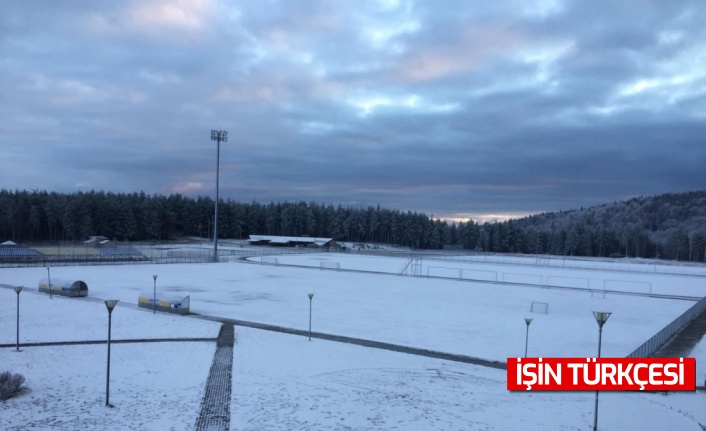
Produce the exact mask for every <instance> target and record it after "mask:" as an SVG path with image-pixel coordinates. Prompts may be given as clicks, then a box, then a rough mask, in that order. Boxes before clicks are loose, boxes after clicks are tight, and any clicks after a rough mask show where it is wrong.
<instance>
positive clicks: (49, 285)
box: [47, 266, 52, 299]
mask: <svg viewBox="0 0 706 431" xmlns="http://www.w3.org/2000/svg"><path fill="white" fill-rule="evenodd" d="M47 288H49V299H52V297H51V272H50V271H49V267H48V266H47Z"/></svg>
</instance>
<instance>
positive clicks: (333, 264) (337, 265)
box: [319, 262, 341, 271]
mask: <svg viewBox="0 0 706 431" xmlns="http://www.w3.org/2000/svg"><path fill="white" fill-rule="evenodd" d="M319 268H320V269H321V270H324V269H335V270H336V271H340V270H341V264H340V263H338V262H321V263H320V264H319Z"/></svg>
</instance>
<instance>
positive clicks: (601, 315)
mask: <svg viewBox="0 0 706 431" xmlns="http://www.w3.org/2000/svg"><path fill="white" fill-rule="evenodd" d="M611 314H612V313H608V312H605V311H594V312H593V317H595V318H596V323H598V357H599V358H600V357H601V338H602V336H603V325H605V322H607V321H608V318H609V317H610V315H611ZM593 410H594V413H593V431H597V430H598V391H596V403H595V405H594V409H593Z"/></svg>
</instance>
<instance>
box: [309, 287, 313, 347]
mask: <svg viewBox="0 0 706 431" xmlns="http://www.w3.org/2000/svg"><path fill="white" fill-rule="evenodd" d="M312 299H314V294H313V293H310V294H309V341H311V301H312Z"/></svg>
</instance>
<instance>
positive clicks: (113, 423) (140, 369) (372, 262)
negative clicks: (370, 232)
mask: <svg viewBox="0 0 706 431" xmlns="http://www.w3.org/2000/svg"><path fill="white" fill-rule="evenodd" d="M496 258H497V257H496ZM278 259H280V261H281V263H284V261H285V260H287V259H290V257H283V256H278ZM291 259H295V260H293V261H291V264H306V262H309V264H310V265H309V266H313V267H314V268H315V269H307V268H296V267H287V266H274V265H258V264H247V263H240V262H233V263H221V264H217V265H216V264H190V265H189V264H184V265H138V266H103V267H61V268H52V270H51V271H52V277H57V278H61V279H64V280H68V279H71V278H75V279H80V280H83V281H85V282H86V283H87V284H88V286H89V292H90V299H66V298H61V297H55V298H54V299H52V300H50V299H49V298H48V296H47V295H45V294H39V293H36V286H37V283H38V282H39V280H40V279H41V278H43V277H45V276H46V269H44V268H16V269H0V283H3V284H7V285H25V286H27V289H28V290H27V291H26V292H23V293H22V294H21V297H20V301H21V303H20V306H21V327H20V331H21V332H20V339H21V342H47V341H78V340H100V339H105V336H106V332H107V312H106V310H105V306H104V305H103V303H102V302H99V301H97V300H96V299H108V298H117V299H120V300H121V303H120V304H119V306H118V308H116V310H115V311H114V313H113V333H112V336H113V339H114V340H120V339H134V338H150V339H156V338H175V337H207V338H211V337H216V335H217V333H218V329H219V325H218V324H216V323H212V322H206V321H202V320H198V319H195V318H193V317H179V316H172V315H165V314H160V313H158V314H157V315H156V316H155V315H153V314H152V313H151V311H145V310H141V309H137V308H136V307H135V305H134V304H136V303H137V297H138V295H139V294H140V293H141V292H152V287H153V279H152V274H158V275H159V278H158V280H157V290H158V292H168V293H170V294H178V293H180V294H184V295H190V296H191V301H192V302H191V307H192V311H195V312H197V313H201V314H209V315H217V316H223V317H229V318H236V319H242V320H250V321H257V322H262V323H271V324H276V325H281V326H288V327H294V328H299V329H307V327H308V316H309V315H308V312H309V300H308V297H307V296H306V294H307V293H310V292H311V293H315V297H314V300H313V329H314V331H320V332H326V333H333V334H339V335H346V336H353V337H361V338H367V339H371V340H376V341H387V342H392V343H396V344H404V345H410V346H414V347H422V348H427V349H433V350H440V351H445V352H451V353H459V354H464V355H468V356H476V357H481V358H486V359H494V360H503V361H504V360H505V359H506V358H507V357H512V356H518V355H522V354H523V352H524V337H525V324H524V320H523V318H524V317H533V318H534V319H535V320H534V321H533V323H532V326H531V328H530V344H529V354H530V356H593V355H595V349H596V344H597V326H596V324H595V321H594V320H593V316H592V315H591V311H593V310H601V311H612V312H613V313H614V314H613V315H612V316H611V318H610V320H609V322H608V323H607V324H606V327H605V328H604V333H603V334H604V336H603V356H625V355H627V354H628V353H630V352H631V351H632V350H634V348H636V347H637V346H639V345H640V344H641V343H642V342H643V341H645V340H646V339H647V338H649V337H650V336H652V335H653V334H654V333H656V332H657V331H658V330H659V329H661V328H662V327H663V326H665V325H666V324H667V323H669V322H670V321H671V320H673V319H674V318H675V317H676V316H678V315H679V314H681V313H682V312H683V311H684V310H686V309H687V308H688V307H689V306H690V305H692V304H693V302H689V301H677V300H664V299H651V298H645V297H633V296H624V295H610V294H609V295H607V296H606V297H605V298H603V296H602V295H593V296H592V295H591V294H590V293H589V292H581V291H571V290H562V289H547V288H541V287H531V286H503V285H500V284H493V283H474V282H470V281H458V280H453V279H434V278H418V277H404V276H396V275H385V274H367V273H352V272H346V271H341V272H338V271H334V270H319V269H316V268H318V267H319V264H320V263H319V262H321V261H325V260H328V261H336V262H339V263H340V264H341V266H342V267H343V268H353V267H355V266H356V265H361V262H362V261H361V259H366V261H367V265H363V267H362V268H359V269H366V270H374V271H383V272H391V273H396V272H397V271H399V270H400V268H401V267H402V266H403V265H404V263H405V262H404V259H402V260H401V261H398V260H395V259H394V258H380V257H370V256H366V257H360V256H356V255H333V254H321V255H303V256H293V257H291ZM297 259H298V260H297ZM347 259H348V260H347ZM302 262H304V263H302ZM443 265H444V266H448V267H452V265H451V264H443ZM453 265H454V267H455V266H458V264H457V263H454V264H453ZM621 265H625V264H621ZM431 266H434V264H431ZM438 266H442V265H438ZM505 267H506V266H505V265H500V264H497V263H485V266H484V267H483V269H482V270H483V271H494V272H496V273H510V270H506V269H505ZM385 268H388V269H385ZM473 268H475V269H479V268H478V267H477V264H475V266H474V267H473ZM512 268H513V269H512V271H514V272H512V273H515V274H535V275H538V276H540V277H548V276H549V277H552V276H553V277H564V278H565V279H566V280H570V279H581V278H588V279H589V283H595V284H596V285H599V284H601V283H603V281H601V280H617V279H621V280H622V278H620V277H622V276H624V275H625V273H624V272H611V271H607V270H605V269H601V270H600V271H598V270H595V269H594V270H591V271H586V272H580V273H579V272H576V271H580V270H578V269H569V268H561V269H557V270H561V271H568V272H561V273H557V272H550V271H549V269H546V268H545V271H544V272H542V273H539V274H537V273H533V272H531V270H533V268H534V267H533V266H530V265H527V266H517V265H515V266H513V267H512ZM534 269H536V268H534ZM621 269H624V268H621ZM581 271H583V270H581ZM584 274H588V275H586V277H584ZM628 277H629V274H628ZM695 279H696V278H695V277H693V276H677V275H669V276H666V275H659V274H658V275H653V276H652V277H650V278H649V279H648V281H649V282H650V283H652V288H653V289H660V290H661V291H664V292H666V291H668V290H669V289H670V287H675V289H676V288H678V289H683V286H685V285H689V286H693V287H691V289H690V290H689V292H691V294H692V295H695V296H698V295H703V294H704V293H705V292H706V286H704V283H703V282H702V281H701V282H700V283H698V282H694V280H695ZM557 280H558V278H557ZM696 280H698V279H696ZM700 280H703V279H700ZM627 281H630V279H629V278H628V279H627ZM690 283H694V284H693V285H692V284H690ZM530 284H531V283H530ZM624 284H625V285H626V286H628V285H629V284H628V283H624ZM644 286H646V285H644ZM665 289H666V290H665ZM15 300H16V295H15V293H14V291H13V290H11V289H2V288H0V344H13V343H14V342H15V306H16V302H15ZM533 301H539V302H547V303H549V304H550V308H549V314H546V315H543V314H541V315H540V314H530V313H529V306H530V303H531V302H533ZM236 338H237V344H236V347H235V358H234V364H235V365H234V367H235V368H234V385H233V390H234V393H233V401H232V407H231V415H232V418H231V429H234V430H235V429H237V430H241V429H247V430H270V429H282V430H290V429H313V430H329V429H371V430H372V429H379V430H386V429H424V430H427V429H496V430H505V429H529V430H535V429H536V430H539V429H547V430H554V429H577V430H578V429H589V428H590V425H591V424H592V420H593V396H594V395H593V393H580V392H577V393H544V394H541V393H531V394H527V393H509V392H507V391H506V390H505V389H504V388H505V374H504V372H503V371H498V370H493V369H486V368H482V367H478V366H473V365H467V364H459V363H453V362H448V361H442V360H435V359H429V358H420V357H416V356H412V355H406V354H400V353H393V352H386V351H378V350H373V349H369V348H364V347H358V346H351V345H345V344H339V343H334V342H326V341H322V340H313V341H311V342H309V341H307V339H306V338H305V337H297V336H292V335H284V334H276V333H269V332H265V331H260V330H255V329H249V328H236ZM22 350H23V351H22V352H19V353H16V352H14V348H3V349H0V371H1V370H3V369H8V370H11V371H13V372H19V373H21V374H23V375H25V377H26V378H27V386H28V387H29V388H30V389H31V391H30V392H29V393H27V394H25V395H24V396H22V397H19V398H16V399H13V400H10V401H8V402H6V403H4V404H0V411H1V412H2V414H0V429H16V430H20V429H22V430H24V429H35V430H39V429H66V430H69V429H133V430H145V429H146V430H163V429H175V430H182V429H184V430H187V429H193V426H194V423H195V421H196V416H197V414H198V410H199V403H200V400H201V397H202V396H203V389H204V384H205V381H206V377H207V375H208V369H209V366H210V363H211V360H212V358H213V353H214V351H215V343H209V342H170V343H141V344H113V347H112V352H111V355H112V366H111V403H113V404H115V406H116V407H115V408H114V409H107V408H105V407H104V406H103V404H104V402H105V400H104V395H105V393H104V392H105V359H106V347H105V344H99V345H79V346H75V345H74V346H50V347H25V348H23V349H22ZM692 356H694V357H696V358H697V377H701V376H702V375H703V374H704V370H706V367H705V366H704V365H706V364H705V362H706V361H705V358H706V344H705V343H701V344H700V345H699V346H697V348H696V349H695V350H694V352H693V354H692ZM705 402H706V397H705V396H704V394H703V393H682V394H677V393H675V394H670V395H668V396H664V395H661V394H638V393H602V394H601V413H600V424H601V429H614V430H624V429H641V430H644V429H647V430H649V429H654V430H659V429H667V428H668V427H669V428H671V429H673V430H682V429H683V430H691V429H693V430H695V431H697V430H700V427H699V425H698V422H701V423H704V424H706V412H703V413H702V411H704V409H703V406H704V403H705Z"/></svg>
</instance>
